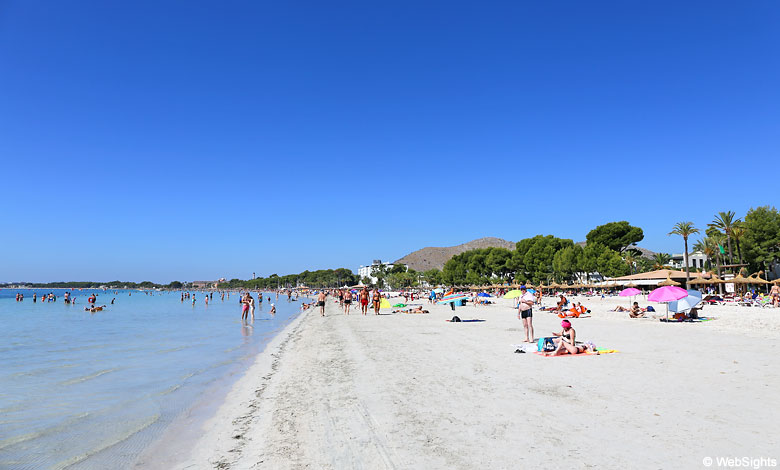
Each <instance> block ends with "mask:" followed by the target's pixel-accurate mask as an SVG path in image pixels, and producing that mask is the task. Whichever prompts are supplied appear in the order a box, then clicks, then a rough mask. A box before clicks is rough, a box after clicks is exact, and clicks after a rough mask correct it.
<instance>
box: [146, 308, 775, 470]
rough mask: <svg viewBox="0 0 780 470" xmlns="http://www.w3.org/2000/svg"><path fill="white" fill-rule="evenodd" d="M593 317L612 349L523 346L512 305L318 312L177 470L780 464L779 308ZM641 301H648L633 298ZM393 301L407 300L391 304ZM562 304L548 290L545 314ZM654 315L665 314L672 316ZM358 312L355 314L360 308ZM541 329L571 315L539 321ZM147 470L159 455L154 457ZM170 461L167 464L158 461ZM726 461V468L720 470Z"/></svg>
mask: <svg viewBox="0 0 780 470" xmlns="http://www.w3.org/2000/svg"><path fill="white" fill-rule="evenodd" d="M574 300H579V301H582V302H583V304H585V305H586V306H587V307H588V308H590V309H591V310H592V317H591V318H584V319H575V320H573V326H574V328H575V329H576V330H577V336H578V338H581V339H582V340H590V341H593V342H595V343H596V344H597V345H598V346H600V347H608V348H614V349H617V350H619V351H620V352H619V353H615V354H606V355H600V356H583V357H571V356H569V357H560V358H546V357H541V356H538V355H535V354H517V353H514V351H515V349H516V345H518V344H520V342H521V340H522V334H523V332H522V325H521V323H520V321H519V320H518V319H517V317H516V315H515V311H514V310H513V309H512V306H511V301H509V300H503V299H499V300H498V303H497V304H496V305H491V306H480V307H473V306H468V307H459V308H457V310H456V312H455V314H457V315H459V316H460V317H461V318H463V319H479V320H484V321H481V322H463V323H449V322H446V321H445V320H446V319H449V318H451V317H452V315H453V312H452V311H451V310H450V309H449V307H447V306H435V305H429V304H428V302H427V300H424V301H422V302H416V303H422V305H424V307H425V308H427V309H429V310H430V311H431V313H430V314H389V312H390V311H389V310H383V311H382V313H383V315H380V316H374V315H368V316H365V317H364V316H361V315H359V314H355V313H353V314H352V315H349V316H344V315H342V314H341V311H340V310H339V309H338V305H337V304H335V303H333V302H332V301H329V302H328V306H327V312H326V317H324V318H322V317H320V315H319V313H318V312H317V311H311V310H309V311H307V312H304V313H303V314H301V317H299V318H298V319H297V320H296V321H294V322H293V323H292V324H290V325H289V326H288V328H287V329H286V330H285V331H284V332H283V333H282V334H280V335H279V336H278V337H277V338H276V339H274V340H273V342H272V343H271V344H270V345H269V347H268V348H267V349H266V351H265V352H264V353H262V354H260V355H259V356H258V358H257V361H256V363H255V364H254V365H253V366H252V367H251V368H250V369H249V371H248V372H247V373H246V375H245V376H244V377H243V378H241V379H240V380H239V381H238V382H237V383H236V385H235V386H234V388H233V389H232V390H231V392H230V393H229V395H228V396H227V399H226V401H225V402H224V403H223V404H222V405H221V406H220V407H219V409H218V411H217V412H216V414H215V415H214V416H213V417H212V418H211V419H209V420H208V421H206V423H205V425H204V426H203V428H202V429H201V430H199V432H197V433H193V435H197V436H199V437H198V438H196V439H194V440H193V441H192V447H191V449H189V450H188V451H187V452H184V453H182V454H180V455H172V456H171V457H170V458H171V460H170V461H167V462H165V466H166V467H168V468H179V469H195V468H230V469H257V468H268V469H286V468H290V469H292V468H317V469H318V468H323V469H345V468H363V469H385V468H393V469H404V468H426V469H431V468H433V469H471V468H501V469H504V468H506V469H509V468H529V467H543V468H547V467H550V466H555V467H571V468H592V467H598V468H706V467H705V465H704V463H703V462H705V460H704V459H705V458H706V457H710V458H712V459H717V458H718V457H727V458H743V457H748V458H751V459H759V458H765V459H775V460H780V451H778V449H780V429H779V428H778V427H777V424H776V422H777V418H779V417H780V412H778V411H776V410H775V409H774V395H775V394H776V393H777V390H778V387H780V374H778V368H777V365H776V356H777V354H778V352H779V351H778V347H777V339H778V337H780V309H758V308H748V307H742V308H740V307H712V306H708V307H706V308H705V309H704V311H702V315H706V316H709V317H714V318H715V320H713V321H709V322H704V323H675V324H664V323H661V322H659V321H657V320H654V319H629V318H628V317H627V314H625V313H616V312H610V311H609V310H610V309H611V308H613V307H614V306H615V305H618V304H620V305H627V299H625V298H619V297H615V298H607V299H604V300H601V299H598V298H584V297H583V298H574ZM638 300H639V301H640V303H641V304H642V305H647V302H646V301H644V300H642V299H638ZM391 302H392V303H396V302H395V301H393V299H391ZM552 302H553V299H552V298H550V297H546V298H545V302H544V303H545V305H550V304H551V303H552ZM656 308H657V309H658V312H657V314H658V315H662V314H663V312H664V310H663V306H661V307H660V308H659V307H658V306H656ZM353 311H354V309H353ZM534 324H535V327H536V336H537V337H539V336H548V335H550V332H552V331H559V330H560V328H559V324H560V319H559V318H557V317H556V316H554V315H553V314H551V313H547V312H541V311H538V310H537V311H535V313H534ZM146 463H147V464H151V462H146ZM158 463H159V462H158ZM715 465H716V466H717V462H716V464H715Z"/></svg>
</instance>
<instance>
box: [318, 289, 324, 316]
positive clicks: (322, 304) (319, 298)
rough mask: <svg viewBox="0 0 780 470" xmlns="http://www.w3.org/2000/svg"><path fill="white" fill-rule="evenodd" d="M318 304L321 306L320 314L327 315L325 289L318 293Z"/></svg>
mask: <svg viewBox="0 0 780 470" xmlns="http://www.w3.org/2000/svg"><path fill="white" fill-rule="evenodd" d="M317 306H318V307H319V308H320V316H321V317H324V316H325V291H320V293H319V294H317Z"/></svg>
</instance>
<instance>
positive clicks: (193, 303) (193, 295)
mask: <svg viewBox="0 0 780 470" xmlns="http://www.w3.org/2000/svg"><path fill="white" fill-rule="evenodd" d="M192 305H195V294H192Z"/></svg>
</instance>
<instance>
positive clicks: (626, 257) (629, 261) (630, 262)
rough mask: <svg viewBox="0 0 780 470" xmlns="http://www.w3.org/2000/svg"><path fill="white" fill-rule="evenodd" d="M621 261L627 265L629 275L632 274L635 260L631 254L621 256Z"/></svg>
mask: <svg viewBox="0 0 780 470" xmlns="http://www.w3.org/2000/svg"><path fill="white" fill-rule="evenodd" d="M623 261H625V263H626V264H627V265H628V270H629V272H630V273H631V274H634V265H635V264H636V258H635V257H634V255H632V254H631V253H626V254H625V255H623Z"/></svg>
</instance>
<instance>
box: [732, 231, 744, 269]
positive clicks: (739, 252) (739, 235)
mask: <svg viewBox="0 0 780 470" xmlns="http://www.w3.org/2000/svg"><path fill="white" fill-rule="evenodd" d="M731 236H732V237H733V238H734V242H735V243H736V244H737V256H739V264H742V263H743V261H742V249H741V248H740V246H739V241H740V240H741V239H742V237H744V236H745V227H743V226H742V224H734V227H732V228H731Z"/></svg>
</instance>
